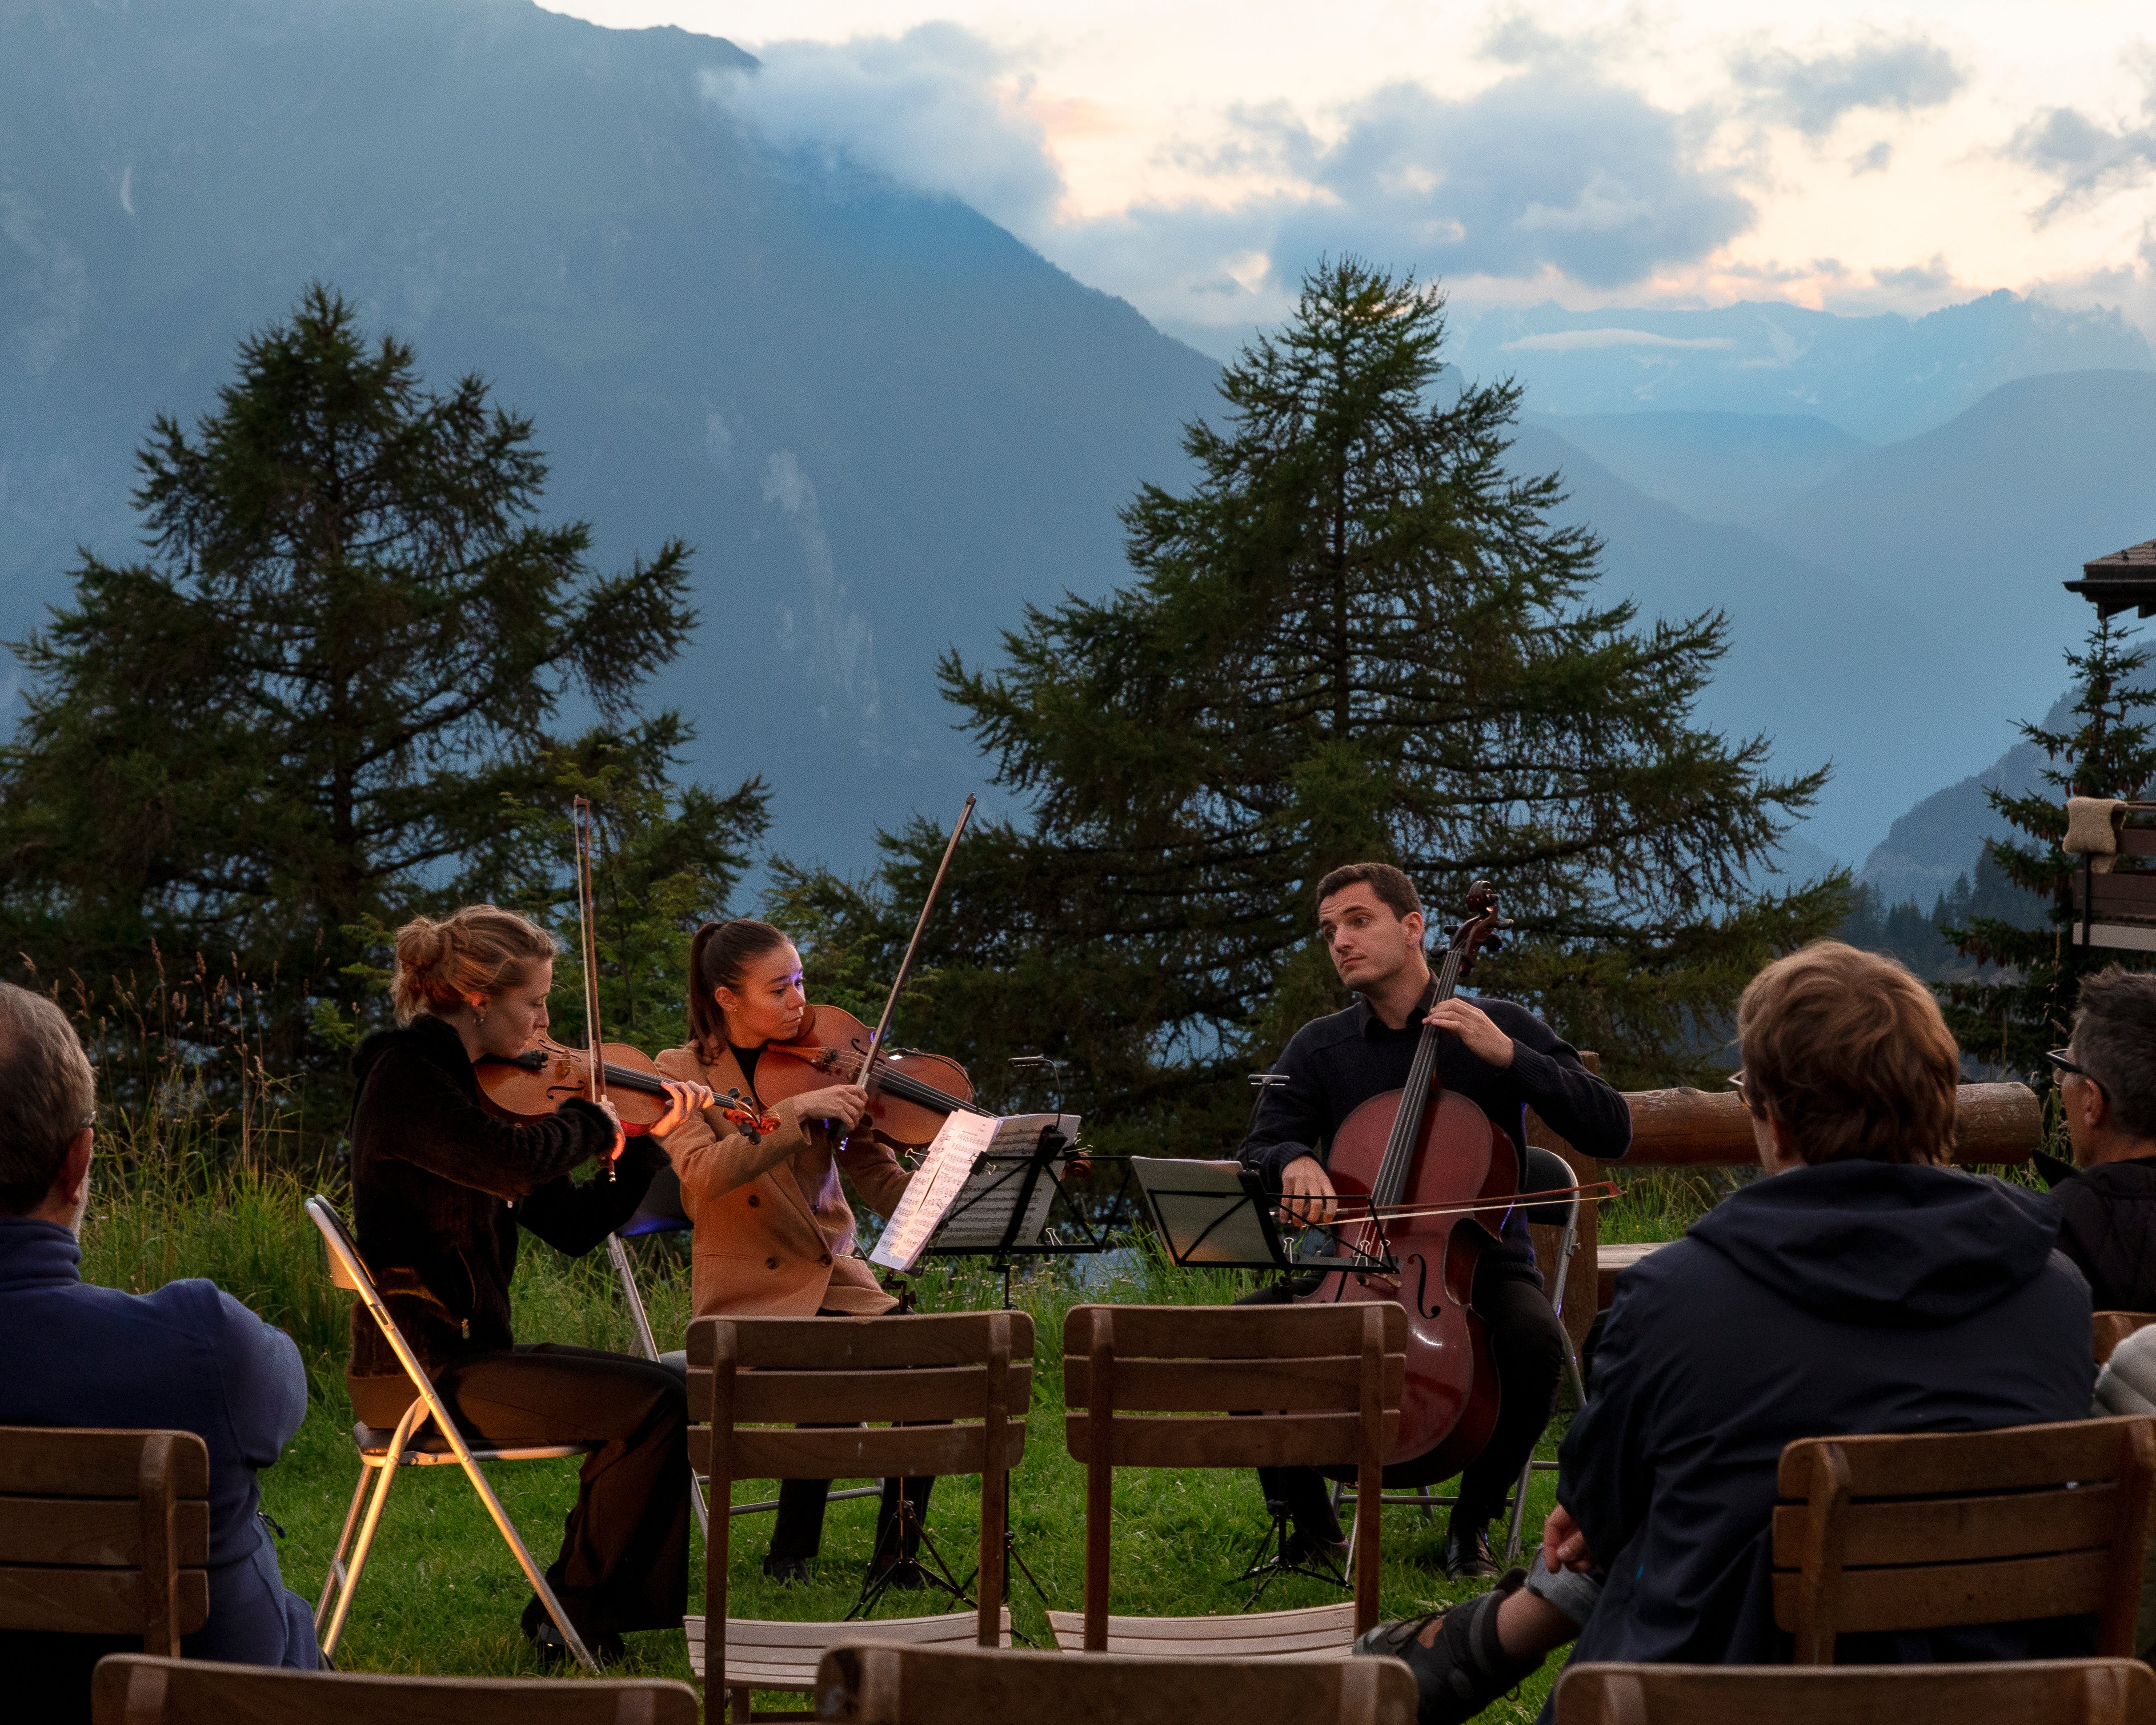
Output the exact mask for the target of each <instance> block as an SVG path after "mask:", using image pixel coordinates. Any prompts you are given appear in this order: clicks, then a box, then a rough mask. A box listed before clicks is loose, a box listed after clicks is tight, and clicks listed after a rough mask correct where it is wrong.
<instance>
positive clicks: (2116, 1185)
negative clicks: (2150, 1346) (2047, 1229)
mask: <svg viewBox="0 0 2156 1725" xmlns="http://www.w3.org/2000/svg"><path fill="white" fill-rule="evenodd" d="M2045 1059H2046V1060H2047V1061H2048V1062H2049V1063H2050V1065H2051V1071H2052V1075H2053V1076H2054V1077H2055V1078H2056V1080H2057V1081H2058V1086H2059V1101H2060V1105H2061V1111H2062V1112H2063V1113H2064V1114H2065V1116H2066V1132H2067V1135H2068V1136H2069V1137H2071V1139H2072V1141H2073V1147H2074V1166H2073V1168H2072V1169H2071V1172H2068V1173H2066V1176H2065V1178H2061V1179H2060V1180H2057V1181H2056V1182H2055V1183H2053V1185H2052V1187H2051V1196H2052V1197H2054V1198H2056V1199H2058V1201H2059V1209H2060V1214H2061V1218H2062V1219H2061V1223H2060V1226H2059V1250H2061V1251H2062V1252H2064V1253H2065V1254H2066V1255H2067V1256H2068V1257H2069V1258H2071V1259H2072V1260H2074V1262H2075V1263H2076V1265H2078V1266H2080V1268H2081V1272H2082V1275H2083V1276H2087V1278H2088V1284H2089V1294H2090V1296H2091V1297H2092V1299H2093V1300H2094V1301H2095V1302H2096V1309H2097V1311H2098V1312H2156V975H2152V974H2151V973H2148V972H2147V971H2130V970H2125V969H2122V968H2120V967H2119V966H2117V965H2116V964H2114V965H2112V966H2111V967H2109V968H2107V969H2105V970H2101V971H2099V972H2097V973H2096V974H2095V975H2094V976H2092V977H2088V978H2084V979H2083V981H2082V993H2081V1009H2080V1010H2079V1011H2077V1012H2076V1014H2074V1034H2073V1037H2072V1040H2071V1041H2069V1042H2068V1043H2067V1045H2066V1047H2064V1048H2061V1049H2054V1050H2052V1051H2051V1053H2050V1054H2048V1055H2046V1056H2045Z"/></svg>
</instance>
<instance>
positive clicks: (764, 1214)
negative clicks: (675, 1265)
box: [658, 1045, 912, 1317]
mask: <svg viewBox="0 0 2156 1725" xmlns="http://www.w3.org/2000/svg"><path fill="white" fill-rule="evenodd" d="M658 1066H659V1070H660V1071H661V1072H663V1073H665V1075H666V1076H668V1077H669V1078H684V1079H690V1080H693V1081H695V1082H696V1083H699V1084H705V1085H709V1086H711V1089H712V1091H714V1092H716V1094H718V1095H721V1096H723V1095H725V1094H726V1091H730V1090H739V1091H741V1093H742V1095H743V1096H753V1095H754V1094H755V1091H754V1089H753V1087H752V1086H751V1085H750V1084H749V1082H748V1081H747V1078H746V1077H745V1076H743V1075H742V1069H741V1063H740V1062H739V1061H737V1060H735V1058H734V1056H733V1052H732V1050H730V1049H721V1050H720V1051H719V1058H718V1059H717V1060H716V1061H714V1062H712V1063H711V1064H710V1065H706V1064H705V1062H704V1060H703V1059H702V1058H701V1055H699V1054H698V1052H697V1050H696V1048H695V1047H694V1046H693V1045H691V1046H690V1047H687V1048H670V1049H669V1050H666V1052H665V1053H664V1054H662V1055H660V1056H659V1059H658ZM770 1111H772V1112H773V1113H776V1114H777V1115H778V1117H779V1119H780V1121H781V1122H782V1124H781V1125H780V1127H779V1129H778V1131H777V1132H769V1133H767V1134H765V1135H764V1137H763V1139H762V1142H760V1143H753V1144H752V1143H751V1142H749V1139H748V1136H747V1133H745V1132H732V1133H730V1134H728V1135H727V1136H726V1137H719V1136H717V1134H716V1133H715V1132H713V1131H712V1130H711V1127H710V1126H708V1125H707V1124H706V1122H704V1120H703V1119H702V1118H701V1117H695V1118H692V1119H690V1120H688V1121H686V1122H684V1123H683V1124H682V1125H681V1126H680V1127H677V1128H676V1129H675V1131H674V1132H670V1133H669V1134H668V1135H667V1136H666V1137H665V1140H664V1141H663V1142H664V1145H665V1151H666V1153H667V1155H668V1156H669V1157H670V1158H672V1160H673V1163H674V1171H675V1173H677V1174H679V1175H680V1177H681V1204H682V1208H683V1209H685V1211H686V1212H687V1214H688V1217H689V1219H690V1222H691V1223H692V1224H695V1227H696V1235H695V1239H694V1242H693V1244H692V1245H691V1247H690V1302H691V1304H692V1305H693V1306H694V1307H695V1310H696V1316H697V1317H811V1316H813V1315H814V1313H815V1312H818V1311H819V1310H829V1311H836V1312H848V1313H850V1314H853V1315H854V1316H856V1317H874V1316H875V1315H876V1314H878V1313H880V1312H888V1311H890V1310H891V1307H893V1306H895V1305H896V1304H897V1303H898V1302H897V1301H896V1300H894V1299H893V1298H892V1297H891V1296H890V1295H889V1294H886V1293H885V1292H884V1291H883V1289H882V1287H881V1286H880V1285H879V1284H878V1283H877V1281H876V1278H875V1271H873V1270H871V1269H870V1267H869V1266H868V1264H867V1262H866V1261H865V1260H864V1259H863V1258H861V1257H860V1255H858V1250H857V1248H856V1246H855V1240H854V1212H853V1209H852V1206H850V1204H847V1202H846V1197H845V1194H844V1191H843V1190H842V1189H840V1187H839V1170H840V1169H842V1168H843V1169H844V1171H845V1173H847V1174H848V1175H849V1176H850V1177H851V1178H852V1180H853V1183H854V1189H855V1191H857V1192H859V1193H860V1195H861V1199H862V1201H863V1202H864V1203H865V1204H867V1205H868V1206H869V1207H870V1209H873V1210H875V1212H876V1213H877V1214H879V1215H884V1216H887V1215H889V1214H891V1211H892V1210H893V1209H896V1208H897V1205H898V1200H899V1198H900V1195H901V1194H903V1193H904V1192H905V1190H906V1182H907V1181H908V1180H909V1179H911V1178H912V1176H911V1174H910V1173H907V1171H906V1169H905V1168H902V1167H901V1166H900V1165H899V1161H898V1158H896V1156H894V1155H892V1154H891V1152H890V1151H888V1150H886V1149H885V1148H884V1147H882V1146H881V1145H880V1144H875V1143H871V1142H866V1141H864V1142H862V1143H860V1144H859V1145H856V1146H853V1147H848V1148H845V1149H843V1150H839V1151H838V1152H837V1153H834V1152H833V1149H832V1147H831V1144H830V1141H829V1137H827V1136H826V1134H825V1133H824V1129H823V1127H822V1126H821V1125H820V1124H811V1125H809V1126H808V1127H806V1128H804V1127H803V1125H802V1123H801V1122H800V1120H799V1119H798V1117H797V1115H796V1113H795V1111H794V1105H793V1101H792V1099H791V1098H789V1099H788V1100H786V1101H781V1102H779V1103H778V1104H777V1105H776V1106H774V1107H773V1108H772V1109H771V1110H770Z"/></svg>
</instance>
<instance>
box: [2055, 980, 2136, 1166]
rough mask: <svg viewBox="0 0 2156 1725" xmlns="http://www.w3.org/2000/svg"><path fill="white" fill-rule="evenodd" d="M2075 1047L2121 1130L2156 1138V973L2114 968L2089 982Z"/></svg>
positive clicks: (2084, 987)
mask: <svg viewBox="0 0 2156 1725" xmlns="http://www.w3.org/2000/svg"><path fill="white" fill-rule="evenodd" d="M2073 1046H2074V1058H2075V1060H2076V1061H2077V1062H2079V1064H2080V1065H2082V1066H2084V1067H2086V1068H2087V1071H2088V1076H2090V1077H2091V1078H2092V1079H2094V1080H2095V1081H2097V1084H2099V1085H2101V1086H2102V1087H2103V1094H2104V1098H2105V1100H2106V1101H2108V1102H2109V1103H2110V1104H2111V1111H2112V1117H2113V1118H2114V1119H2115V1120H2116V1121H2117V1122H2118V1129H2119V1130H2120V1131H2121V1132H2124V1133H2125V1134H2126V1135H2127V1136H2128V1137H2133V1138H2156V973H2150V972H2148V971H2145V970H2127V969H2123V968H2121V967H2120V966H2118V965H2116V964H2112V965H2108V966H2107V967H2106V968H2103V969H2102V970H2100V971H2098V972H2097V973H2096V974H2095V975H2094V976H2092V977H2084V978H2082V999H2081V1010H2080V1011H2079V1012H2077V1013H2076V1014H2074V1034H2073Z"/></svg>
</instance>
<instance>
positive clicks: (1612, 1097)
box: [1240, 982, 1632, 1287]
mask: <svg viewBox="0 0 2156 1725" xmlns="http://www.w3.org/2000/svg"><path fill="white" fill-rule="evenodd" d="M1436 989H1437V985H1436V983H1435V982H1433V983H1431V984H1430V988H1429V990H1428V991H1427V992H1425V993H1424V995H1423V1003H1422V1004H1421V1005H1420V1006H1419V1007H1417V1008H1416V1009H1415V1010H1414V1013H1412V1014H1409V1019H1408V1022H1407V1023H1406V1024H1404V1025H1403V1026H1402V1027H1401V1028H1400V1029H1397V1030H1395V1029H1391V1028H1389V1026H1388V1025H1387V1024H1386V1023H1385V1021H1384V1020H1383V1019H1381V1018H1379V1017H1378V1015H1377V1014H1376V1013H1374V1012H1373V1011H1372V1010H1371V1009H1370V1006H1369V1003H1368V1001H1366V1000H1362V999H1358V1000H1357V1001H1356V1003H1355V1004H1354V1005H1353V1006H1351V1007H1349V1008H1348V1009H1347V1011H1345V1012H1336V1013H1333V1014H1331V1015H1329V1016H1328V1017H1326V1018H1322V1019H1312V1020H1311V1021H1310V1022H1309V1023H1308V1024H1305V1025H1304V1026H1303V1027H1302V1028H1301V1029H1300V1030H1298V1031H1296V1033H1295V1034H1294V1035H1293V1036H1291V1037H1290V1038H1289V1039H1288V1045H1287V1047H1286V1049H1285V1050H1283V1051H1282V1052H1281V1057H1280V1058H1279V1059H1278V1060H1276V1061H1274V1062H1273V1070H1275V1071H1276V1072H1282V1073H1285V1074H1286V1075H1287V1082H1286V1084H1283V1085H1276V1086H1273V1087H1272V1088H1271V1089H1270V1090H1268V1091H1266V1092H1265V1097H1264V1100H1263V1101H1260V1103H1259V1105H1258V1112H1257V1118H1256V1119H1255V1121H1254V1122H1252V1123H1251V1127H1250V1137H1248V1138H1246V1139H1245V1141H1244V1143H1243V1148H1242V1152H1241V1158H1240V1159H1241V1161H1242V1163H1243V1166H1244V1167H1245V1168H1250V1169H1251V1170H1253V1171H1254V1172H1255V1173H1259V1174H1261V1175H1262V1176H1263V1177H1264V1178H1265V1183H1266V1185H1267V1186H1268V1187H1270V1189H1273V1190H1274V1191H1278V1190H1279V1189H1280V1183H1281V1172H1282V1171H1283V1170H1284V1169H1285V1168H1286V1167H1287V1165H1288V1164H1289V1163H1291V1162H1293V1161H1294V1160H1295V1159H1296V1158H1297V1157H1298V1156H1315V1157H1317V1159H1318V1160H1319V1161H1320V1162H1321V1163H1322V1162H1323V1161H1324V1160H1325V1158H1326V1155H1327V1153H1328V1152H1329V1150H1330V1148H1331V1146H1332V1135H1333V1133H1334V1132H1337V1131H1338V1130H1339V1127H1340V1123H1341V1122H1342V1121H1344V1120H1345V1119H1347V1117H1348V1116H1349V1115H1350V1114H1353V1112H1354V1111H1355V1110H1356V1109H1357V1108H1358V1107H1359V1106H1362V1105H1363V1103H1364V1102H1367V1101H1369V1099H1370V1098H1371V1097H1372V1096H1382V1095H1383V1093H1384V1092H1385V1091H1389V1090H1399V1089H1400V1088H1401V1087H1402V1086H1404V1085H1405V1084H1406V1083H1407V1081H1408V1069H1409V1067H1410V1066H1412V1065H1414V1055H1415V1045H1416V1044H1418V1043H1419V1042H1420V1041H1421V1040H1422V1019H1423V1014H1424V1013H1425V1012H1427V1011H1428V1010H1429V1009H1430V996H1431V995H1432V994H1434V993H1436ZM1474 1004H1475V1005H1476V1006H1478V1007H1480V1008H1481V1009H1482V1011H1483V1012H1485V1013H1486V1014H1488V1015H1489V1018H1490V1020H1491V1023H1492V1024H1496V1027H1497V1028H1498V1029H1501V1030H1502V1031H1503V1032H1504V1033H1505V1034H1507V1036H1509V1037H1511V1038H1512V1065H1509V1066H1493V1065H1491V1064H1490V1063H1489V1062H1488V1061H1487V1060H1484V1059H1483V1058H1482V1057H1481V1055H1476V1054H1473V1053H1471V1052H1470V1051H1469V1050H1468V1048H1467V1046H1466V1044H1464V1043H1463V1042H1461V1041H1460V1039H1459V1038H1458V1037H1457V1036H1453V1035H1450V1034H1448V1035H1446V1036H1445V1038H1444V1040H1442V1041H1441V1042H1440V1044H1439V1045H1438V1051H1437V1068H1436V1070H1435V1073H1434V1074H1433V1075H1432V1082H1433V1083H1435V1084H1437V1085H1441V1086H1444V1087H1445V1089H1447V1090H1451V1091H1458V1092H1459V1093H1460V1095H1461V1096H1466V1098H1467V1099H1468V1100H1469V1101H1471V1102H1473V1103H1475V1104H1476V1106H1478V1107H1480V1108H1481V1110H1482V1111H1483V1112H1484V1113H1485V1114H1486V1115H1488V1116H1489V1117H1490V1118H1491V1120H1492V1121H1494V1122H1496V1124H1497V1125H1498V1126H1500V1127H1502V1128H1503V1129H1504V1131H1505V1132H1506V1134H1507V1136H1508V1137H1510V1138H1511V1139H1512V1146H1513V1148H1514V1149H1515V1150H1517V1151H1518V1152H1519V1153H1520V1156H1521V1158H1522V1162H1524V1161H1525V1159H1526V1155H1527V1121H1526V1112H1527V1110H1528V1109H1529V1108H1532V1109H1533V1110H1534V1111H1535V1112H1536V1113H1537V1114H1539V1115H1540V1116H1541V1117H1543V1120H1545V1121H1546V1122H1548V1124H1549V1127H1550V1129H1551V1130H1552V1131H1553V1132H1557V1133H1558V1135H1559V1136H1561V1137H1563V1139H1564V1141H1565V1142H1567V1143H1568V1144H1570V1145H1571V1146H1572V1147H1573V1149H1575V1150H1577V1151H1578V1152H1579V1153H1580V1154H1582V1155H1583V1156H1593V1157H1598V1158H1600V1159H1601V1160H1603V1161H1604V1162H1614V1161H1616V1160H1617V1159H1618V1158H1620V1157H1621V1156H1623V1155H1624V1153H1625V1151H1626V1150H1627V1149H1629V1148H1630V1147H1631V1142H1632V1115H1631V1111H1630V1109H1629V1108H1627V1107H1626V1106H1625V1098H1624V1097H1623V1096H1621V1095H1620V1094H1619V1093H1618V1092H1617V1091H1615V1090H1614V1089H1612V1088H1611V1087H1610V1086H1609V1085H1608V1084H1606V1083H1604V1081H1602V1080H1601V1079H1599V1078H1598V1077H1596V1076H1594V1074H1593V1073H1592V1072H1590V1071H1589V1070H1587V1068H1586V1067H1584V1066H1583V1065H1580V1063H1579V1055H1578V1054H1577V1053H1576V1052H1574V1051H1573V1047H1572V1045H1570V1044H1569V1043H1568V1042H1566V1041H1565V1040H1564V1039H1563V1037H1561V1036H1559V1035H1558V1034H1557V1032H1556V1031H1554V1030H1553V1029H1550V1027H1549V1026H1548V1024H1544V1023H1543V1021H1542V1020H1541V1019H1538V1018H1537V1017H1536V1016H1535V1015H1534V1014H1532V1013H1531V1012H1529V1011H1528V1010H1527V1009H1526V1008H1525V1007H1523V1006H1515V1005H1513V1004H1512V1002H1511V1001H1509V1000H1477V1001H1476V1002H1474ZM1477 1274H1478V1275H1482V1276H1493V1275H1494V1276H1514V1277H1517V1278H1519V1279H1522V1280H1524V1281H1532V1282H1533V1283H1534V1284H1535V1285H1536V1286H1537V1287H1539V1286H1542V1274H1541V1272H1540V1271H1537V1269H1536V1268H1535V1254H1534V1247H1533V1245H1532V1244H1531V1243H1530V1242H1529V1240H1528V1239H1527V1219H1526V1218H1525V1216H1524V1215H1522V1214H1521V1212H1520V1211H1519V1210H1518V1209H1517V1208H1515V1209H1512V1210H1510V1211H1508V1212H1507V1214H1506V1217H1505V1221H1504V1225H1503V1227H1502V1229H1501V1231H1500V1235H1499V1239H1498V1243H1497V1245H1495V1246H1493V1247H1491V1248H1490V1249H1488V1250H1485V1251H1484V1252H1483V1254H1482V1259H1481V1268H1480V1269H1479V1271H1477Z"/></svg>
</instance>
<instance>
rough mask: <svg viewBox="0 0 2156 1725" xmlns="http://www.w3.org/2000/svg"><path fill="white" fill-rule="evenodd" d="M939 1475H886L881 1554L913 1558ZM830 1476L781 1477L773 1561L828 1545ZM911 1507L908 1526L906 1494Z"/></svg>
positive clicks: (827, 1312)
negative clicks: (902, 1518)
mask: <svg viewBox="0 0 2156 1725" xmlns="http://www.w3.org/2000/svg"><path fill="white" fill-rule="evenodd" d="M816 1316H817V1317H846V1316H848V1314H847V1313H845V1312H834V1311H832V1310H831V1309H830V1308H829V1307H822V1308H820V1309H819V1311H818V1312H817V1313H816ZM935 1484H936V1481H935V1480H934V1479H933V1478H932V1477H931V1476H927V1475H925V1474H924V1475H923V1476H921V1477H920V1478H918V1479H910V1480H896V1479H892V1480H885V1481H884V1482H883V1502H881V1503H880V1504H879V1505H878V1506H877V1508H876V1532H875V1555H876V1557H877V1558H886V1557H893V1556H896V1557H900V1558H907V1559H911V1558H912V1556H913V1554H914V1553H916V1551H918V1550H919V1549H920V1548H921V1527H922V1524H923V1523H924V1522H927V1519H928V1494H929V1492H930V1491H931V1490H932V1489H933V1487H934V1486H935ZM830 1495H831V1482H830V1481H829V1480H781V1481H779V1482H778V1522H777V1523H776V1524H775V1525H774V1526H773V1528H772V1530H771V1558H770V1561H771V1562H773V1563H790V1562H795V1561H798V1562H801V1563H807V1562H808V1560H809V1559H810V1558H813V1557H814V1556H815V1555H816V1553H818V1552H819V1550H821V1549H822V1548H823V1544H824V1509H825V1508H826V1507H828V1505H829V1502H830ZM901 1498H902V1499H903V1500H904V1502H906V1504H907V1505H908V1506H909V1507H910V1510H911V1512H910V1513H909V1514H908V1515H907V1516H906V1524H905V1527H903V1529H901V1527H899V1526H898V1520H899V1513H898V1507H899V1503H900V1502H901Z"/></svg>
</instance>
